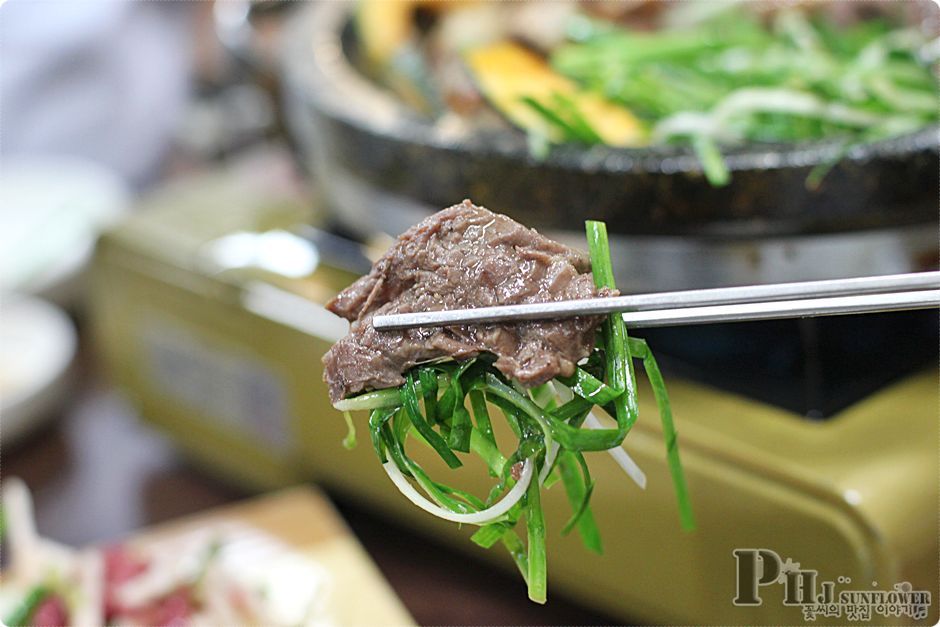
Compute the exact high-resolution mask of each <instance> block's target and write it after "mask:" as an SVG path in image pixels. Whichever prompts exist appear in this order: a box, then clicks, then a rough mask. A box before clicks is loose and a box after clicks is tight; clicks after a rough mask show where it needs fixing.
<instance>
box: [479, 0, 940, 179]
mask: <svg viewBox="0 0 940 627" xmlns="http://www.w3.org/2000/svg"><path fill="white" fill-rule="evenodd" d="M732 5H733V3H731V4H729V5H726V6H725V7H724V8H721V7H720V6H719V4H718V3H715V5H714V6H715V7H716V8H715V9H714V10H713V11H711V12H710V15H707V16H706V17H705V18H704V19H699V20H697V21H695V22H694V23H692V24H687V25H683V26H673V27H671V28H664V29H662V30H659V31H655V32H637V31H631V30H629V29H626V28H623V27H620V26H615V25H613V24H611V23H607V22H604V21H601V20H592V19H589V18H587V17H585V16H583V15H582V16H578V17H576V18H575V20H574V22H573V23H572V24H571V28H570V29H569V41H568V43H566V44H563V45H561V46H559V47H557V48H556V49H554V50H553V51H551V52H550V53H549V55H548V60H549V63H550V64H551V67H552V69H553V70H554V71H555V72H557V73H558V74H559V75H560V76H562V77H564V78H566V79H568V80H569V81H571V82H572V83H573V84H574V85H575V86H576V88H577V89H579V90H581V92H583V93H591V94H595V95H597V96H600V97H603V98H604V99H606V101H607V102H609V103H610V106H619V107H621V108H622V109H623V110H626V111H629V112H631V113H632V114H633V115H634V116H636V118H637V120H638V122H639V124H640V125H642V126H643V127H644V128H646V129H648V138H647V140H648V143H649V144H651V145H663V144H679V145H686V146H689V147H690V148H691V149H692V151H693V153H694V154H695V155H696V156H697V157H698V159H699V161H700V163H701V167H702V172H703V174H704V176H705V177H706V178H707V179H708V181H709V182H710V183H711V184H712V185H716V186H720V185H725V184H727V183H728V182H729V181H730V180H731V176H730V174H729V169H728V166H727V165H726V163H725V159H724V157H723V156H722V151H724V150H726V149H727V148H728V147H733V146H736V145H742V144H761V143H764V144H792V143H800V142H808V141H815V140H831V141H833V142H835V143H836V145H837V146H839V145H841V146H842V149H841V150H837V151H836V152H837V157H836V158H834V159H832V160H830V161H829V162H827V163H825V164H823V165H821V166H820V169H819V170H818V171H816V172H813V173H812V174H811V175H810V177H809V179H808V181H807V184H808V185H810V186H812V185H816V184H818V183H819V182H820V180H821V178H822V175H823V174H824V173H825V170H827V169H828V168H830V167H832V166H833V165H834V164H835V163H836V162H837V161H838V159H839V158H841V157H842V156H844V155H845V154H846V153H847V152H848V150H849V149H851V148H852V147H854V146H858V145H864V144H867V143H871V142H875V141H879V140H884V139H888V138H891V137H896V136H900V135H903V134H906V133H910V132H912V131H915V130H917V129H920V128H923V127H925V126H928V125H930V124H935V123H937V122H938V120H940V108H938V104H937V93H938V92H937V87H938V84H937V79H936V76H935V75H934V73H933V71H932V65H934V64H935V61H936V44H935V43H933V44H932V43H931V42H929V41H928V38H927V37H926V35H925V34H923V33H921V32H920V31H918V30H916V29H914V28H903V27H897V26H893V25H891V24H889V23H887V22H885V21H877V20H876V21H871V20H869V21H863V22H859V23H858V24H855V25H852V26H837V25H835V24H833V23H832V22H831V21H829V20H827V19H825V17H822V16H818V17H809V16H807V15H806V14H804V13H803V12H801V11H798V10H782V11H779V12H778V13H776V14H775V15H774V17H773V19H770V20H767V21H762V20H761V19H760V18H759V17H758V16H756V15H753V14H751V13H750V12H748V11H746V10H744V9H742V8H741V7H732ZM689 6H690V7H691V6H694V5H689ZM685 8H686V6H685V3H680V4H678V5H676V6H675V7H674V8H672V9H670V10H672V11H676V12H678V11H682V10H683V9H685ZM556 80H557V79H556ZM491 101H492V102H493V103H494V105H495V106H497V107H498V108H501V109H502V108H503V107H504V106H505V105H501V104H500V103H499V102H497V101H493V100H492V98H491ZM521 102H522V103H524V104H525V105H527V106H528V107H529V108H530V110H531V111H532V112H534V113H536V114H538V115H539V116H541V118H542V119H543V120H544V123H545V124H547V125H548V126H550V127H551V128H553V129H558V132H557V133H556V135H557V136H556V138H555V139H552V138H551V137H550V138H549V139H550V140H552V142H553V143H556V144H557V143H569V142H571V143H580V144H605V143H606V144H610V143H611V142H608V141H605V140H604V139H603V137H602V136H600V135H599V134H598V133H597V132H594V131H593V130H592V129H594V128H595V127H596V125H597V124H598V123H599V122H600V120H599V119H598V118H595V117H593V116H591V115H590V114H589V113H588V112H585V111H581V112H580V113H579V112H578V111H576V110H573V108H572V105H571V103H570V102H568V101H566V100H565V99H564V98H560V97H556V98H554V99H552V98H541V99H539V100H533V99H532V98H530V97H526V96H525V95H524V94H523V96H522V99H521ZM510 119H513V118H512V117H511V116H510ZM522 128H523V129H524V130H527V131H528V132H529V133H532V132H533V131H532V130H531V129H530V128H527V127H526V126H525V125H522ZM532 145H534V146H539V145H540V144H539V143H538V142H532Z"/></svg>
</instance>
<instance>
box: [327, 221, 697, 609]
mask: <svg viewBox="0 0 940 627" xmlns="http://www.w3.org/2000/svg"><path fill="white" fill-rule="evenodd" d="M587 237H588V246H589V250H590V257H591V265H592V268H593V276H594V282H595V284H596V286H597V287H598V288H605V287H606V288H614V287H615V284H614V276H613V270H612V266H611V260H610V251H609V246H608V242H607V231H606V227H605V225H604V223H602V222H593V221H591V222H588V223H587ZM634 359H638V360H640V361H641V362H642V364H643V366H644V368H645V370H646V374H647V377H648V379H649V381H650V383H651V385H652V388H653V392H654V396H655V399H656V403H657V405H658V408H659V412H660V418H661V420H662V427H663V435H664V438H665V454H666V459H667V463H668V467H669V471H670V473H671V476H672V481H673V483H674V488H675V493H676V497H677V500H678V510H679V520H680V523H681V526H682V528H683V529H686V530H691V529H694V527H695V519H694V516H693V513H692V508H691V503H690V500H689V495H688V490H687V487H686V482H685V477H684V475H683V471H682V465H681V463H680V460H679V448H678V435H677V433H676V430H675V426H674V424H673V420H672V412H671V409H670V405H669V397H668V395H667V394H666V388H665V385H664V383H663V378H662V376H661V374H660V372H659V368H658V367H657V364H656V360H655V358H654V357H653V355H652V353H651V352H650V350H649V347H648V346H647V345H646V343H645V342H644V341H643V340H641V339H638V338H632V337H629V336H628V334H627V331H626V328H625V326H624V323H623V318H622V317H621V316H620V315H619V314H612V315H610V316H608V317H607V318H606V319H605V321H604V323H603V325H602V327H601V328H600V330H599V332H598V334H597V342H596V345H595V347H594V350H593V352H592V353H591V355H590V356H589V357H588V358H587V360H586V361H584V362H582V363H581V364H580V365H579V366H578V367H577V368H576V370H575V373H574V374H573V375H571V376H569V377H559V378H556V379H554V380H553V381H550V382H549V383H546V384H543V385H541V386H537V387H535V388H533V389H529V390H527V389H525V388H523V387H521V386H520V385H518V384H517V383H516V382H514V381H511V380H507V378H506V377H505V376H504V375H503V374H502V373H501V372H500V371H499V370H497V369H496V368H495V367H494V365H493V359H492V358H491V357H489V356H488V355H486V354H483V355H480V356H478V357H476V358H473V359H468V360H465V361H462V362H454V361H446V362H435V363H428V364H425V365H420V366H417V367H415V368H413V369H412V370H411V371H409V372H408V373H406V375H405V376H406V382H405V384H404V385H401V386H400V387H398V388H392V389H383V390H376V391H371V392H366V393H362V394H359V395H357V396H353V397H350V398H346V399H343V400H340V401H338V402H336V403H335V404H334V406H335V407H336V408H337V409H338V410H340V411H343V412H351V411H363V410H364V411H368V412H369V414H370V415H369V435H370V440H371V442H372V445H373V447H374V449H375V452H376V455H378V457H379V459H380V460H381V462H382V464H383V466H384V469H385V471H386V472H387V473H388V475H389V477H390V478H391V480H392V481H393V482H394V483H395V485H396V486H397V487H398V488H399V490H401V492H402V493H404V494H405V495H406V496H407V498H408V499H409V500H411V501H412V502H413V503H414V504H415V505H417V506H418V507H420V508H421V509H423V510H425V511H427V512H429V513H431V514H434V515H436V516H438V517H440V518H444V519H446V520H450V521H453V522H457V523H461V524H468V525H474V526H477V527H479V529H478V530H477V531H476V532H475V533H474V534H473V535H472V537H471V540H472V541H473V542H474V543H476V544H478V545H479V546H481V547H484V548H490V547H493V546H495V545H496V544H502V545H503V547H504V548H505V549H506V550H507V551H508V553H509V555H510V556H511V557H512V559H513V560H514V561H515V563H516V566H517V567H518V569H519V572H520V573H521V575H522V577H523V579H524V580H525V582H526V584H527V586H528V592H529V597H530V598H531V599H532V600H533V601H536V602H539V603H544V602H545V600H546V595H547V568H546V562H547V560H546V547H545V540H546V535H547V526H548V524H550V523H551V521H547V520H546V519H545V516H544V513H543V511H542V506H541V499H542V490H544V489H547V488H549V487H550V486H552V485H553V484H554V483H556V482H560V483H561V485H562V486H563V489H564V490H565V492H566V493H567V497H568V501H569V503H570V504H571V509H572V515H571V517H570V518H569V519H568V520H567V521H565V522H564V523H561V522H560V521H559V524H560V528H561V533H563V534H567V533H569V532H570V531H572V530H575V529H576V530H577V532H578V534H579V535H580V536H581V539H582V540H583V542H584V544H585V546H586V547H587V548H588V549H589V550H591V551H594V552H597V553H600V552H601V550H602V548H601V539H600V532H599V530H598V528H597V525H596V523H595V520H594V516H593V515H592V513H591V507H590V499H591V495H592V493H593V490H594V480H593V479H592V477H591V473H590V470H589V467H588V464H587V462H586V460H585V453H587V452H591V451H606V450H611V449H613V451H614V452H615V453H619V454H623V456H624V457H626V454H625V452H624V451H623V450H622V449H620V445H621V444H622V443H623V441H624V438H625V437H626V436H627V435H628V433H629V432H630V429H631V428H632V426H633V425H634V424H635V422H636V420H637V418H638V411H639V407H638V403H637V389H636V380H635V376H634V371H633V360H634ZM597 408H600V409H602V410H603V411H604V412H606V413H607V414H609V415H610V416H611V417H612V418H613V419H614V420H615V422H616V426H615V427H611V428H604V427H603V426H602V425H601V423H600V422H599V421H598V420H597V419H596V418H595V417H594V415H593V412H594V411H596V410H597ZM496 410H498V412H497V411H496ZM499 414H501V415H502V419H503V420H505V421H506V422H507V423H508V426H509V428H510V430H511V431H512V434H513V440H514V441H513V442H512V443H508V442H497V439H496V436H495V434H494V430H493V428H492V424H493V421H494V420H496V419H498V417H499ZM350 424H351V423H350ZM348 439H349V438H348ZM409 439H413V440H415V441H417V442H418V443H420V444H423V445H425V446H428V447H430V448H431V449H433V450H434V451H435V452H436V453H437V455H438V456H439V457H440V458H441V460H443V461H444V463H445V464H446V465H447V466H448V467H449V468H451V469H459V468H460V467H461V466H462V465H463V463H464V460H463V459H461V458H462V457H463V456H465V455H467V454H468V453H469V454H470V455H474V456H476V457H478V458H480V459H481V460H482V461H483V462H484V464H485V465H486V468H487V470H488V471H489V473H490V475H491V476H492V477H493V478H494V483H495V485H494V486H493V488H492V489H491V490H490V492H489V494H487V495H485V496H479V495H473V494H469V493H467V492H465V491H463V490H460V489H457V488H455V487H452V486H450V485H448V484H446V483H442V482H439V481H438V480H436V479H432V478H431V477H430V476H429V475H428V473H427V472H426V471H425V470H424V469H423V468H422V467H421V466H420V465H419V464H418V463H417V462H416V461H415V460H414V459H413V458H412V457H411V455H410V454H409V451H408V448H407V443H408V440H409ZM622 465H624V466H625V470H627V471H628V474H631V472H632V471H631V469H630V468H629V466H628V465H627V464H626V463H623V464H622Z"/></svg>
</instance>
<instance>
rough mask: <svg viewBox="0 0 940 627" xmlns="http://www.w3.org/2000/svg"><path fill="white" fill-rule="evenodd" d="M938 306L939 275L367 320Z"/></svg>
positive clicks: (687, 317)
mask: <svg viewBox="0 0 940 627" xmlns="http://www.w3.org/2000/svg"><path fill="white" fill-rule="evenodd" d="M938 306H940V272H913V273H908V274H892V275H885V276H876V277H863V278H856V279H834V280H826V281H805V282H800V283H778V284H775V285H748V286H741V287H725V288H716V289H704V290H687V291H681V292H661V293H658V294H636V295H630V296H617V297H612V298H588V299H583V300H571V301H554V302H547V303H526V304H521V305H502V306H497V307H479V308H475V309H455V310H448V311H423V312H414V313H400V314H389V315H384V316H374V317H373V318H372V325H373V327H375V328H376V329H378V330H391V329H406V328H412V327H429V326H447V325H452V324H476V323H483V322H509V321H514V320H548V319H556V318H570V317H573V316H586V315H600V314H608V313H612V312H622V313H623V318H624V322H626V324H627V326H628V327H632V328H643V327H661V326H675V325H682V324H707V323H713V322H739V321H747V320H769V319H774V318H796V317H808V316H833V315H842V314H852V313H873V312H879V311H900V310H906V309H930V308H934V307H938Z"/></svg>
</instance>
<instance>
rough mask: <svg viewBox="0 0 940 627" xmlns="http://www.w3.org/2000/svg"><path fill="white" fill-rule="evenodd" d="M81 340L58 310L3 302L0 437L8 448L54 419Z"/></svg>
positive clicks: (18, 299) (26, 301) (10, 297)
mask: <svg viewBox="0 0 940 627" xmlns="http://www.w3.org/2000/svg"><path fill="white" fill-rule="evenodd" d="M76 347H77V335H76V333H75V328H74V326H73V325H72V321H71V320H70V319H69V317H68V316H67V315H66V314H65V312H64V311H62V310H61V309H60V308H58V307H56V306H54V305H51V304H49V303H47V302H46V301H43V300H39V299H38V298H33V297H30V296H22V295H15V294H7V295H4V296H3V297H2V299H0V436H2V438H3V446H4V447H6V446H8V445H10V444H12V443H13V442H15V441H16V440H17V439H19V438H22V437H23V436H24V435H26V434H27V433H29V432H30V431H32V430H33V429H35V428H37V427H38V426H39V425H40V424H41V423H42V422H43V421H44V420H47V419H48V418H50V417H51V416H52V415H53V410H54V408H55V405H56V403H57V402H58V400H59V399H60V397H61V394H62V392H63V391H64V389H65V386H66V383H67V381H66V379H67V374H68V368H69V365H70V364H71V363H72V360H73V359H74V357H75V350H76Z"/></svg>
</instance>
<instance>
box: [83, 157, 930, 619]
mask: <svg viewBox="0 0 940 627" xmlns="http://www.w3.org/2000/svg"><path fill="white" fill-rule="evenodd" d="M277 189H282V187H280V186H279V185H278V184H277V183H276V182H272V181H268V182H267V183H259V182H258V180H257V177H252V176H245V174H244V171H230V172H227V173H220V174H215V175H212V176H207V177H202V178H200V179H197V180H193V181H189V182H184V183H178V184H175V185H174V186H172V187H170V188H167V189H164V190H162V191H160V192H159V193H157V194H155V195H153V196H151V197H150V198H149V199H148V200H147V201H146V202H144V203H143V205H142V206H141V208H140V211H139V212H138V213H137V214H135V215H134V216H133V217H131V218H130V219H128V220H127V221H126V222H125V223H124V224H122V225H121V226H119V227H118V228H117V229H115V230H113V231H112V232H110V233H108V234H107V235H106V236H105V237H104V238H103V239H102V241H101V242H100V244H99V246H98V249H97V253H96V258H95V264H94V273H93V279H94V280H93V297H92V298H91V301H90V302H91V306H92V310H93V311H92V313H93V322H94V325H93V326H94V329H93V330H94V333H95V335H96V337H97V339H98V340H99V342H100V346H101V347H102V349H103V352H104V355H105V357H106V361H107V364H108V366H109V367H110V371H111V373H112V375H113V378H114V380H115V381H116V382H117V383H118V384H119V385H120V386H121V387H122V388H123V389H124V390H125V391H126V392H127V393H128V395H129V396H130V397H131V398H132V399H133V401H134V402H136V404H137V405H138V406H139V408H140V411H141V413H142V414H143V416H145V417H146V419H147V420H148V421H150V422H152V423H153V424H154V425H157V426H158V427H160V428H161V429H163V430H164V431H166V432H167V433H168V434H169V435H170V436H171V437H172V438H173V439H174V440H175V441H176V442H177V444H178V445H179V446H180V447H181V449H183V450H184V451H186V452H187V453H188V454H189V455H190V456H191V457H192V458H193V459H194V460H197V461H198V462H200V463H201V464H203V465H204V466H205V467H207V468H209V469H211V470H212V471H213V472H216V473H221V474H224V475H226V476H227V477H229V478H231V479H233V480H236V481H239V482H242V483H243V484H245V485H248V486H252V487H256V488H263V489H268V488H274V487H276V486H281V485H286V484H292V483H296V482H300V481H317V482H322V483H324V484H326V485H329V486H332V487H335V488H336V489H337V490H342V491H344V492H346V493H348V494H352V495H355V496H356V497H357V498H360V499H361V500H362V501H364V502H368V503H369V504H370V505H371V506H373V507H374V508H375V510H376V511H377V512H381V513H383V514H384V515H387V516H390V517H395V518H396V519H397V520H402V521H407V523H408V524H409V525H412V526H413V527H414V528H416V529H419V530H422V531H423V532H426V533H428V534H433V535H434V536H436V537H438V538H441V539H445V540H447V541H449V542H451V543H452V544H453V546H454V547H456V548H460V549H463V550H467V551H473V552H474V553H475V554H477V555H481V556H484V557H486V558H491V559H493V560H494V561H495V562H497V563H499V564H501V565H503V566H507V567H508V566H510V562H509V560H508V559H504V556H502V555H501V554H500V553H499V552H496V551H490V552H487V551H483V550H481V549H479V548H478V547H476V546H475V545H473V544H472V543H470V542H468V540H467V538H468V536H469V535H470V533H471V531H472V530H471V529H467V528H463V529H461V528H458V527H456V526H454V525H451V524H449V523H445V522H443V521H440V520H438V519H435V518H433V517H431V516H428V515H427V514H425V513H424V512H422V511H420V510H418V509H417V508H415V507H413V506H412V505H411V503H410V502H408V501H407V500H406V499H404V498H402V497H401V495H400V494H399V493H398V492H397V491H396V490H392V489H390V485H389V482H388V479H387V477H386V476H385V475H384V472H383V471H382V469H381V467H380V464H379V463H378V462H377V460H376V458H375V454H374V452H373V451H372V449H371V447H369V446H368V445H367V444H364V443H362V444H360V446H359V447H358V448H356V449H355V450H353V451H347V450H345V449H344V448H343V447H342V446H341V444H340V442H341V440H342V439H343V436H344V434H345V425H344V422H343V420H342V417H341V416H340V415H339V414H338V413H337V412H335V411H334V410H333V409H332V408H331V407H330V403H329V400H328V398H327V393H326V388H325V386H324V385H323V384H322V382H321V374H322V367H321V364H320V356H321V355H322V354H323V352H324V351H325V350H326V349H327V348H328V347H329V346H330V344H331V343H332V342H333V341H334V340H336V339H337V338H338V337H340V336H341V335H342V334H343V333H344V332H345V323H344V322H341V321H340V320H338V319H337V318H335V317H333V316H332V315H331V314H329V313H328V312H327V311H326V310H325V309H324V308H323V306H322V304H323V303H324V302H325V301H326V300H327V299H328V298H329V297H331V296H332V295H333V294H335V293H336V292H337V291H338V290H340V289H341V288H343V287H345V286H346V285H348V284H349V283H350V282H351V281H352V280H353V279H354V278H355V277H356V275H357V273H360V272H362V271H364V270H365V269H366V268H368V265H369V261H368V259H369V256H370V249H369V248H368V247H367V246H362V245H359V244H356V243H354V242H352V241H350V240H346V239H344V238H341V237H339V236H337V235H334V234H331V233H330V232H328V231H326V230H320V229H316V228H314V227H312V226H311V224H315V223H316V222H317V221H316V218H315V216H312V215H311V213H310V211H309V210H308V209H307V206H308V205H306V204H304V203H303V202H302V201H300V200H298V199H297V198H296V197H285V196H284V195H283V194H281V195H279V194H277V193H275V192H273V191H272V190H277ZM456 200H460V199H456ZM494 209H497V210H498V207H494ZM936 332H937V314H936V312H915V313H913V314H911V313H904V314H889V315H882V316H866V317H856V318H851V319H849V318H840V319H830V320H825V321H815V322H799V321H785V322H779V323H769V324H763V323H761V324H758V323H748V324H741V325H737V326H735V327H728V326H725V327H716V328H713V329H711V330H710V331H706V330H705V329H702V328H684V329H682V328H677V329H674V330H671V331H666V330H661V331H660V332H656V333H645V334H642V335H644V336H645V337H646V338H647V339H648V340H649V341H650V344H651V345H652V346H653V348H654V350H656V351H657V354H658V355H659V357H660V360H661V363H662V365H663V367H664V370H665V371H666V374H667V378H668V384H669V391H670V395H671V398H672V403H673V409H674V412H675V416H676V422H677V426H678V429H679V430H680V432H681V442H682V457H683V462H684V465H685V470H686V473H687V477H688V481H689V488H690V491H691V498H692V502H693V506H694V508H695V512H696V516H697V519H698V529H697V530H696V531H694V532H691V533H685V532H683V531H681V530H680V527H679V521H678V516H677V511H676V505H675V502H674V496H673V493H672V487H671V482H670V479H669V475H668V470H667V467H666V460H665V455H664V451H663V448H662V438H661V434H660V432H659V421H658V420H657V419H656V418H655V416H656V409H655V405H654V403H653V400H652V398H651V394H650V393H649V391H648V388H647V386H644V385H643V384H641V385H640V391H641V398H640V401H641V418H640V420H639V422H638V423H637V425H636V427H635V428H634V430H633V432H632V433H631V434H630V437H629V438H628V439H627V442H626V444H625V446H626V448H627V450H628V451H629V453H630V455H631V456H632V457H633V458H634V459H635V460H636V461H637V463H638V464H639V465H640V466H641V467H642V468H643V469H644V471H645V472H646V473H647V476H648V487H647V489H646V490H645V491H643V490H640V489H639V488H637V487H636V486H635V485H634V484H633V483H631V482H629V481H627V480H626V479H625V477H624V476H623V474H622V473H621V471H620V469H619V468H618V467H617V466H616V464H615V463H614V462H613V461H612V460H611V459H609V458H608V456H605V455H595V456H592V457H591V459H590V464H591V470H592V473H593V475H594V477H595V479H596V489H595V492H594V496H593V499H592V506H593V508H594V512H595V516H596V519H597V523H598V526H599V528H600V530H601V534H602V536H603V538H604V548H605V553H604V555H603V556H596V555H593V554H590V553H588V552H586V551H585V550H584V549H583V547H582V546H581V544H580V540H579V539H578V538H577V537H574V536H567V537H562V536H561V535H560V533H559V532H560V527H561V524H562V521H564V520H566V519H567V516H568V504H567V501H566V499H565V496H564V494H563V493H562V492H561V491H558V490H549V491H548V492H547V494H546V496H545V503H544V507H545V510H546V519H547V521H548V523H549V525H550V527H549V534H548V535H549V538H548V543H549V546H548V555H549V573H550V577H551V587H552V588H558V589H564V590H565V591H566V592H568V593H569V594H572V595H574V596H576V597H577V598H580V599H581V600H582V601H583V602H585V603H589V604H592V605H594V606H597V607H599V608H603V609H604V610H607V611H609V612H612V613H615V614H616V615H620V616H624V617H629V618H630V619H632V620H637V619H639V620H645V621H650V622H657V623H671V624H745V623H746V624H767V625H770V624H801V623H802V622H803V621H804V620H805V619H806V618H808V617H809V616H810V615H812V616H813V617H814V618H815V622H816V623H823V624H827V623H838V624H844V623H847V622H853V621H855V620H861V621H862V622H864V623H865V624H869V623H871V624H883V623H897V624H924V625H927V624H934V623H936V622H937V620H938V613H937V603H938V601H940V597H938V589H937V583H938V542H937V521H938V491H940V485H938V477H940V471H938V420H937V411H938V385H937V380H938V379H937V377H938V374H937V370H936V367H935V366H936V357H937V334H936ZM356 420H357V421H358V422H359V426H360V433H362V432H364V428H365V427H364V422H363V420H364V416H356ZM360 439H361V438H360ZM418 453H420V451H419V452H418ZM418 457H419V459H420V457H421V456H420V455H418ZM424 461H427V460H424ZM481 481H482V480H481ZM471 487H472V486H471ZM477 488H478V489H479V490H482V489H483V487H482V486H477ZM896 585H897V587H895V586H896ZM810 593H812V596H811V594H810ZM843 593H845V594H843ZM863 593H864V594H863ZM872 593H874V594H872ZM889 593H894V594H893V595H891V594H889ZM915 593H923V594H920V595H918V594H915ZM928 597H929V599H927V598H928ZM924 599H927V601H928V602H927V603H926V604H925V603H923V601H924ZM550 602H551V601H549V603H550ZM866 612H867V615H868V616H869V619H870V620H868V621H866V620H865V616H866Z"/></svg>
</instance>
